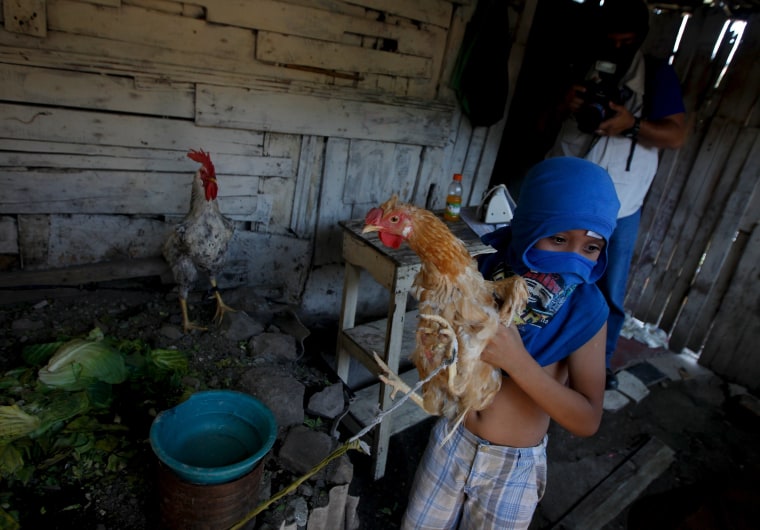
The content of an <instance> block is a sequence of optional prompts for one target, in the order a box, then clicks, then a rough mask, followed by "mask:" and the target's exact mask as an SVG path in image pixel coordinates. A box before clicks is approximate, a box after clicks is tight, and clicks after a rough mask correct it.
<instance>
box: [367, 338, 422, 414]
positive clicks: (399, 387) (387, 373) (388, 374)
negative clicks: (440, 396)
mask: <svg viewBox="0 0 760 530" xmlns="http://www.w3.org/2000/svg"><path fill="white" fill-rule="evenodd" d="M372 356H373V357H374V358H375V362H376V363H377V366H378V367H379V368H380V372H381V373H380V375H378V379H380V381H382V382H383V383H385V384H386V385H388V386H389V387H391V388H392V389H393V390H391V399H395V397H396V394H397V393H399V392H401V393H402V394H409V398H410V399H411V400H412V401H414V402H415V403H416V404H417V405H418V406H419V407H420V408H421V409H423V410H425V407H424V405H423V401H422V396H420V395H419V394H417V393H416V392H412V389H411V388H410V387H409V385H407V384H406V383H405V382H404V381H403V380H402V379H401V378H400V377H399V376H398V374H396V373H394V372H393V370H391V369H390V368H389V367H388V365H387V364H385V361H383V360H382V359H381V358H380V356H379V355H378V354H377V353H375V352H372Z"/></svg>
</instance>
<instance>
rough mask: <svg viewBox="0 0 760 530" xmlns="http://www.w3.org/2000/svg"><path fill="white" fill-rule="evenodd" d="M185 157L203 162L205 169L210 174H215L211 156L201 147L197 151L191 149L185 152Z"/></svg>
mask: <svg viewBox="0 0 760 530" xmlns="http://www.w3.org/2000/svg"><path fill="white" fill-rule="evenodd" d="M187 157H188V158H190V159H191V160H195V161H196V162H199V163H201V164H203V167H205V168H206V171H208V172H209V173H210V174H211V176H214V175H216V171H215V170H214V164H213V163H212V162H211V156H210V155H209V154H208V153H207V152H205V151H204V150H203V149H200V150H198V151H196V150H194V149H191V150H190V152H188V153H187Z"/></svg>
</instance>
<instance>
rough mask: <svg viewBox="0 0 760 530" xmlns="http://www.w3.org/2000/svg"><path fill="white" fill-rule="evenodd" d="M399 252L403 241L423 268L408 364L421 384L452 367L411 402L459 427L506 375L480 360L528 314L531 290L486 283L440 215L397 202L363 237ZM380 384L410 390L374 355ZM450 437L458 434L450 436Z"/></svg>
mask: <svg viewBox="0 0 760 530" xmlns="http://www.w3.org/2000/svg"><path fill="white" fill-rule="evenodd" d="M368 232H377V233H378V236H379V238H380V241H381V242H382V243H383V244H384V245H386V246H388V247H391V248H398V247H399V246H400V245H401V243H402V242H403V241H406V242H407V244H408V245H409V247H410V248H411V249H412V250H413V251H414V252H415V253H416V254H417V255H418V256H419V258H420V260H421V262H422V266H421V269H420V271H419V272H418V273H417V276H416V277H415V280H414V284H413V294H414V296H415V297H416V298H417V300H418V302H419V306H418V309H419V317H420V319H419V322H418V325H417V333H416V345H415V349H414V351H413V352H412V355H411V358H412V361H413V363H414V365H415V366H416V368H417V372H418V374H419V377H420V380H424V379H426V378H427V377H428V375H429V374H430V373H431V372H433V371H434V370H436V368H437V367H438V366H439V365H441V364H446V363H447V362H451V361H452V357H453V363H452V364H451V365H450V366H448V368H446V370H440V371H439V372H438V373H436V374H435V375H434V376H433V377H432V379H430V381H428V382H427V383H425V384H424V385H423V386H422V398H420V396H418V395H416V394H412V395H411V396H410V397H411V398H412V399H414V400H415V402H416V403H417V404H418V405H420V406H421V407H422V408H423V409H424V410H425V411H426V412H427V413H429V414H432V415H436V416H441V415H443V416H446V417H447V418H449V419H450V420H453V421H454V424H455V425H458V424H459V423H460V422H461V421H462V420H463V419H464V417H465V415H466V414H467V413H468V412H469V411H477V410H482V409H483V408H485V407H487V406H488V405H489V404H490V403H491V401H492V400H493V398H494V396H495V395H496V393H497V392H498V391H499V389H500V388H501V377H502V376H501V372H500V370H499V369H497V368H495V367H494V366H493V365H490V364H488V363H486V362H484V361H482V360H481V359H480V354H481V352H482V351H483V348H484V347H485V346H486V344H487V343H488V341H489V340H490V339H491V337H493V335H494V334H495V333H496V331H497V329H498V326H499V325H500V324H503V325H506V326H508V325H510V324H511V322H512V321H513V319H514V318H515V315H516V314H518V313H519V312H521V311H522V310H523V308H524V307H525V303H526V301H527V297H528V290H527V287H526V285H525V282H524V280H523V279H522V277H520V276H512V277H510V278H507V279H504V280H500V281H498V282H491V281H487V280H485V279H484V278H483V276H482V275H481V274H480V272H479V271H478V268H477V263H476V261H475V260H474V259H473V258H472V257H471V256H470V254H469V252H468V251H467V248H466V247H465V245H464V243H462V241H461V240H460V239H458V238H457V237H456V236H454V234H452V233H451V231H450V230H449V229H448V227H447V226H446V224H445V223H444V222H443V221H441V220H440V219H439V218H438V217H437V216H436V215H435V214H433V213H431V212H429V211H427V210H424V209H422V208H417V207H415V206H413V205H411V204H404V203H401V202H399V201H398V199H397V197H396V196H395V195H394V196H393V197H391V198H390V199H389V200H388V201H386V202H385V203H384V204H382V205H381V206H380V207H378V208H373V209H372V210H370V211H369V213H368V214H367V216H366V218H365V226H364V229H363V233H368ZM375 360H376V362H378V364H379V366H380V368H381V371H382V372H384V374H383V375H381V379H382V380H383V382H385V383H386V384H388V385H390V386H392V387H394V389H395V390H394V393H395V392H396V391H403V392H405V393H408V392H409V391H410V389H409V387H408V386H407V385H406V384H405V383H404V382H403V381H402V380H401V378H399V377H398V376H397V375H396V374H393V373H392V372H391V371H390V370H389V368H388V367H387V366H386V365H385V363H384V362H382V360H381V359H380V358H379V357H378V356H377V355H375ZM452 431H453V429H452Z"/></svg>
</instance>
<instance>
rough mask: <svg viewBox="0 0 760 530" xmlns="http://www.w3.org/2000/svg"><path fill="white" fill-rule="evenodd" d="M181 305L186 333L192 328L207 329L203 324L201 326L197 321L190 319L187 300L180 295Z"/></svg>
mask: <svg viewBox="0 0 760 530" xmlns="http://www.w3.org/2000/svg"><path fill="white" fill-rule="evenodd" d="M179 307H180V309H181V310H182V327H183V328H184V329H185V333H190V330H192V329H198V330H201V331H205V330H206V328H205V327H203V326H199V325H198V324H196V323H195V322H191V321H190V317H188V316H187V300H185V299H184V298H182V297H180V299H179Z"/></svg>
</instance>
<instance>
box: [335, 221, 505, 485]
mask: <svg viewBox="0 0 760 530" xmlns="http://www.w3.org/2000/svg"><path fill="white" fill-rule="evenodd" d="M340 225H341V227H342V228H343V259H344V261H345V264H346V270H345V277H344V283H343V305H342V308H341V313H340V329H339V330H338V345H337V372H338V376H339V377H340V378H341V379H342V380H343V381H344V382H346V383H347V382H348V371H349V365H350V359H351V358H352V357H353V358H355V359H357V360H359V361H360V362H361V363H362V364H363V365H364V366H365V367H366V368H367V369H368V370H369V371H370V372H372V373H374V374H377V373H378V369H377V365H376V364H375V361H374V360H373V358H372V352H373V351H374V352H377V353H378V355H380V356H381V357H382V358H383V360H384V361H385V362H386V363H387V364H388V367H389V368H390V369H391V370H393V371H394V372H396V373H398V367H399V362H400V360H401V353H402V351H403V352H404V354H405V355H409V354H410V353H411V352H412V349H413V348H414V340H415V339H414V335H415V328H416V320H417V318H416V312H407V297H408V294H409V291H410V289H411V287H412V282H413V281H414V277H415V275H416V274H417V272H418V271H419V270H420V259H419V258H418V257H417V255H416V254H415V253H414V252H412V250H411V249H410V248H409V247H408V245H406V244H402V246H401V248H399V249H390V248H388V247H386V246H384V245H383V244H382V243H381V242H380V240H379V239H378V237H377V234H376V233H370V234H362V233H361V230H362V228H363V227H364V220H363V219H355V220H350V221H342V222H340ZM448 226H449V227H450V229H451V231H452V232H453V233H454V234H455V235H456V236H457V237H459V238H460V239H461V240H462V241H463V242H464V244H465V246H466V247H467V249H468V251H469V252H470V253H471V254H473V255H476V254H481V253H483V252H489V251H491V250H492V249H491V247H489V246H487V245H485V244H483V243H482V242H481V241H480V238H479V237H478V236H477V235H476V234H475V233H474V232H473V231H472V230H471V229H470V227H469V226H468V225H467V224H466V223H465V222H464V221H457V222H454V223H448ZM362 269H364V270H366V271H367V272H369V273H370V274H371V275H372V277H373V278H374V280H375V281H377V282H378V283H379V284H380V285H382V286H383V287H384V288H385V289H387V290H388V291H389V293H390V295H391V296H390V303H389V307H388V317H387V319H383V320H381V321H377V322H372V323H369V324H364V325H361V326H355V323H356V307H357V302H358V300H359V276H360V272H361V270H362ZM400 375H402V378H403V379H404V380H406V381H407V383H410V384H411V385H413V384H414V383H416V382H417V380H418V378H417V371H416V370H415V369H412V370H410V371H409V372H407V373H405V374H400ZM390 391H391V389H389V388H387V387H386V385H384V384H383V383H380V382H378V383H377V384H375V385H372V386H371V387H368V388H365V389H362V390H360V391H358V392H357V400H356V401H355V402H354V403H353V404H352V406H351V415H352V416H353V419H354V420H356V424H355V425H353V426H352V427H353V428H354V429H357V430H358V429H359V428H361V427H363V426H365V425H367V424H369V422H370V421H371V420H372V419H373V418H374V417H375V415H376V413H377V408H378V405H379V408H380V409H381V410H386V409H388V408H389V407H390V406H391V404H392V402H391V399H390ZM427 417H429V416H428V415H427V414H426V413H425V412H424V411H422V409H420V408H419V407H417V406H416V405H415V404H414V403H412V402H411V401H407V402H406V403H404V405H403V406H401V407H400V408H399V409H398V410H397V411H394V412H393V413H392V414H389V415H388V416H386V417H385V419H383V421H382V422H381V423H380V424H379V425H378V426H376V427H375V428H374V430H373V431H370V434H371V435H372V443H371V448H372V474H373V477H374V479H375V480H377V479H379V478H381V477H382V476H383V475H384V474H385V463H386V460H387V458H388V442H389V440H390V437H391V435H393V434H395V433H396V432H399V431H402V430H403V429H405V428H407V427H410V426H411V425H414V424H416V423H417V422H419V421H421V420H423V419H425V418H427Z"/></svg>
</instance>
